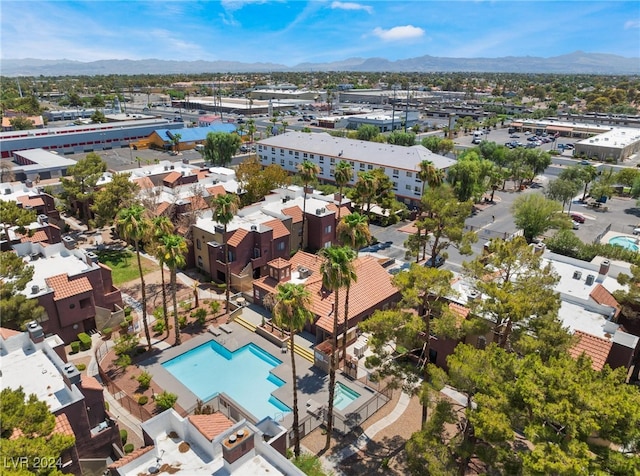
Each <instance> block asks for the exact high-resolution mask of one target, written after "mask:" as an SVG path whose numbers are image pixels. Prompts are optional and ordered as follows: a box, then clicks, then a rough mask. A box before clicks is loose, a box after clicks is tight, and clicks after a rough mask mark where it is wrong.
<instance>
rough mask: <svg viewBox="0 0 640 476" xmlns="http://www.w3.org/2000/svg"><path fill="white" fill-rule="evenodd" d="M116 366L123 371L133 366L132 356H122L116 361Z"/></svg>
mask: <svg viewBox="0 0 640 476" xmlns="http://www.w3.org/2000/svg"><path fill="white" fill-rule="evenodd" d="M116 365H117V366H118V367H120V368H121V369H124V368H127V367H128V366H129V365H131V356H130V355H129V354H122V355H120V356H119V357H118V359H117V360H116Z"/></svg>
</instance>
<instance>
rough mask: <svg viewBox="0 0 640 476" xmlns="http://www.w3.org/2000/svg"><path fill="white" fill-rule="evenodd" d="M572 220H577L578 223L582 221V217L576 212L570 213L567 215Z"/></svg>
mask: <svg viewBox="0 0 640 476" xmlns="http://www.w3.org/2000/svg"><path fill="white" fill-rule="evenodd" d="M569 216H570V217H571V219H572V220H573V221H577V222H578V223H584V217H583V216H582V215H579V214H578V213H572V214H570V215H569Z"/></svg>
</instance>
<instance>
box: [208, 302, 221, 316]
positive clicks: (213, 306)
mask: <svg viewBox="0 0 640 476" xmlns="http://www.w3.org/2000/svg"><path fill="white" fill-rule="evenodd" d="M209 307H210V308H211V312H212V313H214V314H217V313H218V312H219V311H220V301H211V303H210V304H209Z"/></svg>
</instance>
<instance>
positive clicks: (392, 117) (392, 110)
mask: <svg viewBox="0 0 640 476" xmlns="http://www.w3.org/2000/svg"><path fill="white" fill-rule="evenodd" d="M391 88H392V89H393V102H392V103H391V132H393V130H394V128H395V122H396V86H395V84H394V85H393V86H391Z"/></svg>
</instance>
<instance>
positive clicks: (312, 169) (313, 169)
mask: <svg viewBox="0 0 640 476" xmlns="http://www.w3.org/2000/svg"><path fill="white" fill-rule="evenodd" d="M298 173H299V174H300V178H301V179H302V183H303V184H304V201H303V202H302V235H300V247H299V249H302V247H303V246H304V226H305V223H306V221H307V188H308V187H309V184H310V183H311V182H313V181H314V180H315V179H316V178H317V177H318V174H319V173H320V167H318V166H317V165H316V164H314V163H313V162H311V161H309V160H304V161H302V163H301V164H300V165H298Z"/></svg>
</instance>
